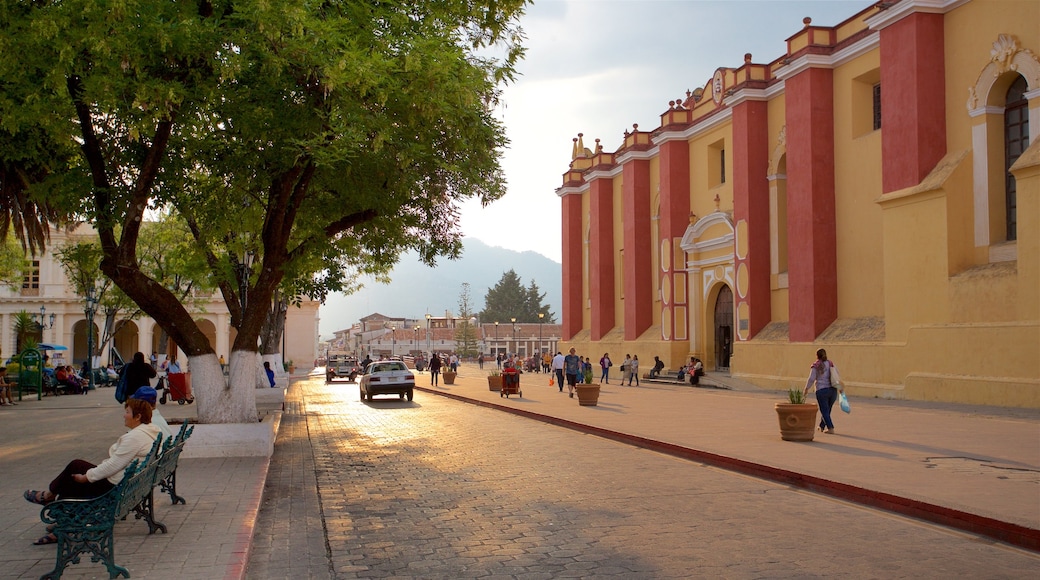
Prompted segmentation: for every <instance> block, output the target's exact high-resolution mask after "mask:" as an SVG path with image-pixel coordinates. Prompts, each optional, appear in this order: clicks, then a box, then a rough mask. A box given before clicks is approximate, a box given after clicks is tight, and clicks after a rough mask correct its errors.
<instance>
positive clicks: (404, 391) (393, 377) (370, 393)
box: [360, 360, 415, 401]
mask: <svg viewBox="0 0 1040 580" xmlns="http://www.w3.org/2000/svg"><path fill="white" fill-rule="evenodd" d="M360 383H361V386H360V390H361V400H362V401H364V400H366V399H367V400H369V401H371V400H372V397H374V396H375V395H397V396H398V397H400V398H401V399H404V398H405V397H407V398H408V400H409V401H411V400H412V393H413V392H414V391H415V375H414V374H412V371H410V370H408V367H407V366H405V364H404V362H403V361H398V360H381V361H376V362H374V363H372V364H370V365H368V368H367V369H365V374H363V375H361V381H360Z"/></svg>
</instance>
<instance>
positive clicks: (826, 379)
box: [802, 348, 845, 433]
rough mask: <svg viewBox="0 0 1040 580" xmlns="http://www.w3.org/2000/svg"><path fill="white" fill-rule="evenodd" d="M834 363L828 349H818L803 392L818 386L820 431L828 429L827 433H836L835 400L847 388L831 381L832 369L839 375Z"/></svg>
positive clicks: (807, 392)
mask: <svg viewBox="0 0 1040 580" xmlns="http://www.w3.org/2000/svg"><path fill="white" fill-rule="evenodd" d="M834 368H835V367H834V363H833V362H831V361H829V360H827V351H826V350H824V349H822V348H821V349H820V350H818V351H816V362H814V363H813V364H812V366H810V367H809V380H808V381H806V382H805V389H804V390H803V391H802V394H804V395H808V394H809V388H810V387H812V386H813V385H814V384H815V386H816V403H817V405H819V407H820V415H821V416H822V419H820V431H824V430H825V429H826V431H825V432H826V433H834V421H832V420H831V409H832V408H833V407H834V402H835V401H837V400H838V393H839V392H842V393H844V392H845V390H844V389H842V388H841V385H840V384H838V385H835V383H837V382H838V381H836V380H835V381H833V382H832V381H831V377H832V371H833V374H834V375H837V374H838V373H837V371H836V370H834Z"/></svg>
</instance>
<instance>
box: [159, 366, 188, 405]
mask: <svg viewBox="0 0 1040 580" xmlns="http://www.w3.org/2000/svg"><path fill="white" fill-rule="evenodd" d="M159 385H160V386H161V387H163V393H162V396H161V397H159V403H161V404H163V405H165V404H166V399H167V398H169V399H170V400H172V401H177V404H178V405H183V404H185V403H187V404H189V405H190V404H192V403H194V402H195V397H194V396H193V395H192V394H191V373H167V374H166V380H165V381H163V380H160V381H159Z"/></svg>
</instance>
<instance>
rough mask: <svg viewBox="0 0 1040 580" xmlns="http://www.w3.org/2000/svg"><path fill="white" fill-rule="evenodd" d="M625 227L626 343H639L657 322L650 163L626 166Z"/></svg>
mask: <svg viewBox="0 0 1040 580" xmlns="http://www.w3.org/2000/svg"><path fill="white" fill-rule="evenodd" d="M622 176H623V177H622V181H623V183H622V192H623V193H622V200H623V201H622V208H623V209H622V212H623V214H624V215H623V216H622V228H623V232H624V233H623V235H624V248H625V256H624V260H623V262H624V263H623V264H622V265H621V267H622V268H623V269H624V273H625V274H624V284H625V301H624V303H625V317H624V321H625V322H624V324H625V340H636V339H638V338H639V337H640V335H642V334H643V332H645V331H646V329H648V328H650V326H651V325H652V324H653V322H654V314H653V305H654V296H653V288H654V284H653V270H652V266H653V256H652V255H651V252H652V251H653V242H652V239H651V237H650V236H651V232H650V160H649V159H645V158H635V159H633V158H630V159H628V160H626V161H624V164H623V165H622Z"/></svg>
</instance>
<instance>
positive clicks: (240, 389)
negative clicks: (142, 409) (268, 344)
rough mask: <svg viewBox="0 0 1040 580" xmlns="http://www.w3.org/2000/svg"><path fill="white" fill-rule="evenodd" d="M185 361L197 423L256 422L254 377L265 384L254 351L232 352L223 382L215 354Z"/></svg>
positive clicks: (265, 379) (255, 380) (259, 363)
mask: <svg viewBox="0 0 1040 580" xmlns="http://www.w3.org/2000/svg"><path fill="white" fill-rule="evenodd" d="M188 364H189V365H190V368H191V389H192V393H193V394H194V395H195V404H196V405H198V409H197V411H196V412H197V413H198V417H199V423H213V424H217V423H256V422H257V421H259V415H258V414H257V412H256V388H257V385H258V383H259V380H258V379H260V378H262V379H263V381H264V383H265V385H266V382H267V377H266V375H265V374H264V368H263V364H262V363H261V362H260V355H259V354H258V353H255V352H244V351H233V352H232V353H231V357H230V360H229V361H228V365H229V373H228V380H227V381H226V382H225V380H224V373H223V372H221V370H220V361H219V360H218V359H217V355H216V354H207V355H203V356H195V357H188Z"/></svg>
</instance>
